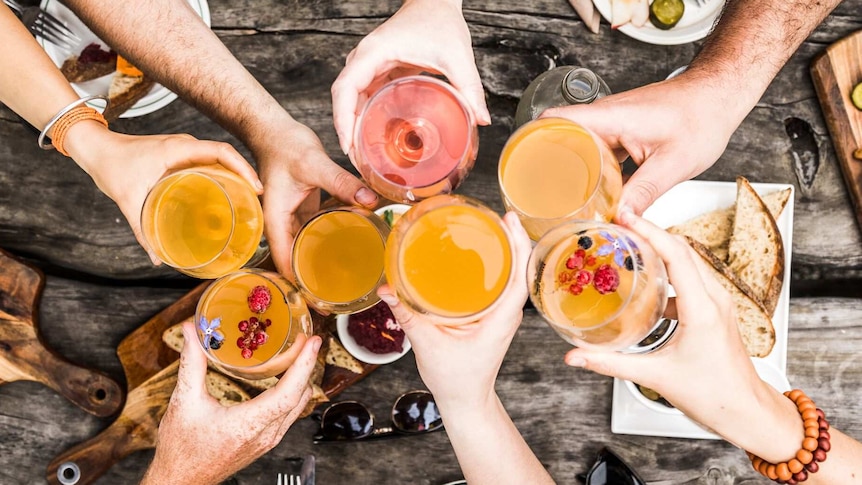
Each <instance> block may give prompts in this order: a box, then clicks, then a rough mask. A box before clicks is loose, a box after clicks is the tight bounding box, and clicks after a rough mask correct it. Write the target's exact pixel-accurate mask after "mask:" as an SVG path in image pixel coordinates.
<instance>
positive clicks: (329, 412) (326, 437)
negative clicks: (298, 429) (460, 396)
mask: <svg viewBox="0 0 862 485" xmlns="http://www.w3.org/2000/svg"><path fill="white" fill-rule="evenodd" d="M319 420H320V429H318V431H317V434H315V435H314V442H315V443H321V442H328V441H349V440H358V439H370V438H383V437H391V436H395V435H399V434H419V433H428V432H431V431H436V430H438V429H442V428H443V418H442V417H440V410H439V409H437V403H435V402H434V396H432V395H431V393H430V392H428V391H410V392H407V393H404V394H402V395H401V396H399V397H398V399H396V400H395V404H393V405H392V414H391V420H392V426H387V427H380V428H375V427H374V415H373V414H371V411H369V410H368V408H367V407H366V406H365V405H364V404H362V403H360V402H356V401H342V402H337V403H335V404H332V405H331V406H329V407H327V408H326V409H325V410H324V411H323V413H322V414H320V416H319Z"/></svg>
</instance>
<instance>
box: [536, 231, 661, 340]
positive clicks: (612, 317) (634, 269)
mask: <svg viewBox="0 0 862 485" xmlns="http://www.w3.org/2000/svg"><path fill="white" fill-rule="evenodd" d="M578 225H589V226H591V227H590V228H588V229H587V230H588V231H589V230H596V231H599V230H605V231H607V230H608V229H610V230H611V231H614V232H616V233H618V232H619V228H621V227H622V226H619V225H616V224H611V223H607V222H599V221H594V220H587V219H575V220H571V221H567V222H564V223H562V224H560V225H558V226H555V227H554V228H553V229H551V230H550V231H548V232H546V233H545V234H544V235H543V236H542V237H541V238H539V241H538V242H537V243H536V246H537V247H538V245H539V244H541V243H542V240H544V239H545V238H546V237H550V236H551V234H552V233H554V231H562V230H563V228H566V227H572V226H578ZM623 229H624V230H625V228H623ZM571 234H573V235H574V234H577V231H572V232H571ZM623 236H625V237H627V238H628V237H629V235H628V234H623ZM638 238H639V239H643V238H640V237H639V236H638ZM632 242H634V241H632ZM643 242H645V243H647V244H649V243H648V242H647V241H643ZM561 243H562V241H561V240H558V241H556V242H554V243H553V244H552V245H551V246H550V247H551V248H556V247H557V246H559V245H560V244H561ZM625 246H626V247H625V248H624V249H625V251H626V255H627V256H629V257H631V258H632V262H633V263H634V264H632V273H634V279H633V280H632V286H631V291H629V294H628V295H626V299H625V301H624V302H623V303H622V304H621V305H620V307H619V308H617V310H616V311H615V312H614V313H613V314H612V315H610V316H608V317H607V318H606V319H604V320H603V321H602V322H601V323H598V324H596V325H593V326H591V327H575V326H574V325H573V324H571V323H569V324H561V323H557V322H555V321H554V320H553V319H552V318H550V316H548V315H547V314H546V313H545V312H544V311H543V310H542V305H539V304H537V302H536V301H533V306H534V307H535V308H536V311H537V312H539V315H541V316H542V318H544V319H545V321H546V322H548V323H549V324H551V325H554V326H556V327H560V328H564V329H568V328H572V327H575V328H577V329H578V330H581V331H584V332H586V331H590V330H596V329H599V328H602V327H605V326H607V325H609V324H610V323H611V322H613V321H614V320H615V319H617V318H618V317H619V316H620V315H621V314H622V313H623V311H624V310H625V309H626V308H627V307H628V306H629V304H631V302H632V299H633V298H634V294H635V291H634V290H635V288H637V286H638V283H639V282H640V281H641V279H643V278H644V275H643V273H644V272H645V271H646V270H645V269H641V268H640V267H638V265H637V260H636V259H635V255H634V250H633V249H632V248H631V247H629V245H628V244H626V245H625ZM656 256H657V257H658V255H656ZM538 258H539V256H538V255H537V252H536V251H532V252H531V253H530V259H529V261H528V262H527V267H528V268H534V267H537V263H538V261H537V259H538ZM542 264H545V263H542ZM662 264H664V263H662ZM536 279H537V280H538V279H539V278H538V271H537V278H536ZM534 284H535V282H534ZM529 294H530V300H533V299H534V297H533V292H532V291H530V292H529Z"/></svg>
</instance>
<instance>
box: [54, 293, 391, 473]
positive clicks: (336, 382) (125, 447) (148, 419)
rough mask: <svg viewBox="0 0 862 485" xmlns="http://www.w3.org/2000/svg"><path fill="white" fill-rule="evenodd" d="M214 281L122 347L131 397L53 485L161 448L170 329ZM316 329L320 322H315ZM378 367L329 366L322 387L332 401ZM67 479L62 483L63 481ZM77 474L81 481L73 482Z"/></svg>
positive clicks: (174, 360)
mask: <svg viewBox="0 0 862 485" xmlns="http://www.w3.org/2000/svg"><path fill="white" fill-rule="evenodd" d="M207 285H209V282H207V283H203V284H201V285H199V286H198V287H197V288H195V289H194V290H192V291H191V292H189V293H187V294H186V295H184V296H183V297H182V298H180V299H179V300H177V301H176V302H174V303H173V304H171V305H170V306H169V307H167V308H165V309H164V310H162V311H161V312H160V313H159V314H157V315H156V316H154V317H153V318H151V319H150V320H148V321H147V322H146V323H144V324H143V325H141V326H140V327H138V328H137V329H136V330H135V331H134V332H132V333H131V334H129V335H128V336H127V337H126V338H124V339H123V341H122V342H120V345H119V346H118V347H117V355H118V356H119V358H120V363H121V364H122V366H123V370H124V371H125V373H126V380H127V382H128V385H129V393H128V397H127V399H126V405H125V406H124V407H123V411H122V412H121V413H120V416H119V417H118V418H117V420H116V421H115V422H114V423H113V424H111V425H110V426H109V427H108V428H107V429H105V430H104V431H103V432H101V433H100V434H98V435H96V436H94V437H93V438H90V439H89V440H87V441H84V442H82V443H79V444H78V445H76V446H74V447H72V448H71V449H69V450H67V451H66V452H64V453H63V454H61V455H59V456H58V457H56V458H55V459H54V460H53V461H51V463H50V464H49V465H48V470H47V476H46V478H47V480H48V483H50V484H52V485H55V484H71V483H74V484H76V485H86V484H89V483H92V482H94V481H95V480H96V479H97V478H98V477H100V476H101V475H103V474H104V473H105V472H106V471H108V469H109V468H110V467H111V466H113V465H114V464H115V463H117V462H119V461H120V460H122V459H123V458H125V457H126V456H128V455H129V454H131V453H133V452H135V451H138V450H145V449H149V448H154V447H155V446H156V435H157V431H158V427H159V422H160V421H161V419H162V416H163V415H164V413H165V410H166V409H167V405H168V401H169V400H170V396H171V393H173V390H174V387H175V386H176V382H177V367H178V362H179V361H178V359H179V354H178V353H177V352H175V351H174V350H171V348H170V347H168V346H167V345H166V344H165V343H164V342H163V341H162V334H163V333H164V331H165V330H167V329H168V328H170V327H172V326H173V325H175V324H177V323H181V322H182V321H184V320H186V319H189V318H192V317H194V313H195V307H196V306H197V303H198V300H199V299H200V297H201V294H203V291H204V289H206V287H207ZM314 323H315V325H319V324H320V323H321V320H320V319H315V321H314ZM377 367H378V366H376V365H369V364H365V365H364V371H363V372H362V373H361V374H354V373H353V372H350V371H348V370H346V369H341V368H338V367H332V366H327V367H326V372H325V374H324V381H323V384H322V386H321V387H322V388H323V390H324V392H325V393H326V395H327V396H328V397H330V398H332V397H334V396H335V395H336V394H338V393H340V392H341V391H343V390H344V389H346V388H347V387H348V386H350V385H351V384H353V383H355V382H357V381H359V380H360V379H362V378H363V377H365V376H366V375H368V374H369V373H370V372H371V371H373V370H374V369H376V368H377ZM64 475H65V476H66V480H63V481H61V479H60V477H61V476H64ZM73 475H74V478H77V480H74V479H69V478H70V477H72V476H73Z"/></svg>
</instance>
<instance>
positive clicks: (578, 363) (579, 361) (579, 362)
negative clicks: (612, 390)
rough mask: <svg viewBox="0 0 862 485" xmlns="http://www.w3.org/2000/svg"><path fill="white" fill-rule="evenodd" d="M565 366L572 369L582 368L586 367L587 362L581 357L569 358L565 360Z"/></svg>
mask: <svg viewBox="0 0 862 485" xmlns="http://www.w3.org/2000/svg"><path fill="white" fill-rule="evenodd" d="M566 364H568V365H570V366H572V367H584V366H586V365H587V361H586V360H584V359H583V358H582V357H569V358H567V359H566Z"/></svg>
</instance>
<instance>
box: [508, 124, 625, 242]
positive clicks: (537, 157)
mask: <svg viewBox="0 0 862 485" xmlns="http://www.w3.org/2000/svg"><path fill="white" fill-rule="evenodd" d="M498 176H499V182H500V187H501V191H502V194H503V202H504V203H505V205H506V207H507V208H508V209H509V210H513V211H515V212H516V213H518V215H519V216H520V218H521V221H522V223H523V225H524V228H525V229H526V230H527V232H528V233H529V234H530V237H531V238H533V239H534V240H537V239H538V238H539V237H541V236H542V234H544V233H545V232H547V231H548V230H549V229H550V228H551V227H553V226H555V225H557V224H559V223H561V222H564V221H566V220H571V219H595V220H604V221H608V220H610V219H611V218H613V216H614V214H615V213H616V208H617V204H618V201H619V198H620V193H621V191H622V175H621V173H620V168H619V163H617V160H616V158H615V157H614V155H613V153H612V152H611V150H610V149H609V148H608V147H607V145H605V144H604V143H603V142H601V141H600V140H599V139H598V138H597V137H596V136H594V135H593V134H591V133H590V132H589V131H587V130H586V129H584V128H583V127H581V126H580V125H578V124H576V123H573V122H571V121H568V120H563V119H558V118H545V119H540V120H537V121H533V122H530V123H527V124H526V125H524V126H523V127H522V128H521V129H519V130H518V131H516V132H515V133H514V134H513V135H512V137H511V138H510V139H509V141H508V142H507V143H506V146H505V148H503V153H502V155H501V156H500V166H499V170H498Z"/></svg>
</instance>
